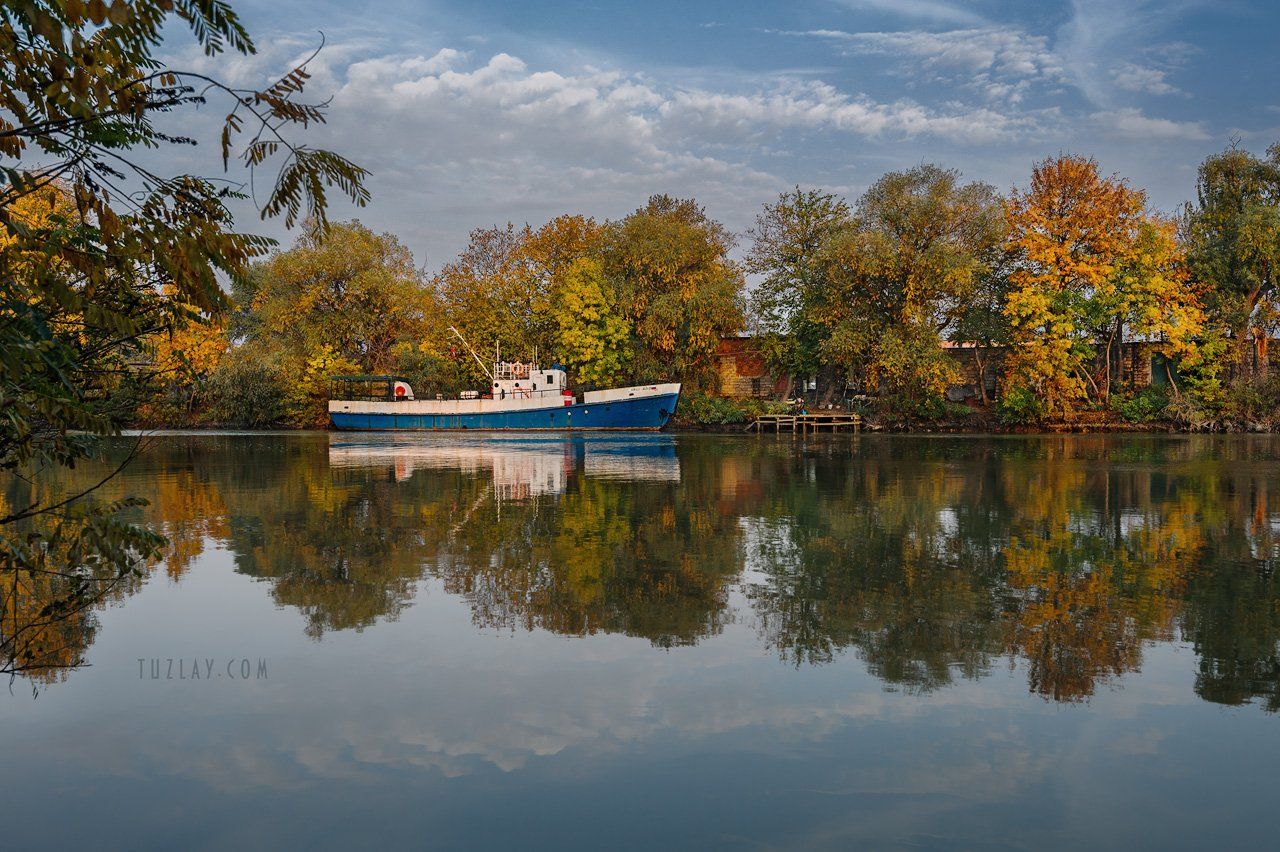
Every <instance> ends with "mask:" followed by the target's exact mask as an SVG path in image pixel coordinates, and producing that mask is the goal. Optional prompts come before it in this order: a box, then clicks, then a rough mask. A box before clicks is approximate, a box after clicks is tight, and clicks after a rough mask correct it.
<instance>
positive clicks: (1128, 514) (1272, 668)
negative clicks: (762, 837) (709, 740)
mask: <svg viewBox="0 0 1280 852" xmlns="http://www.w3.org/2000/svg"><path fill="white" fill-rule="evenodd" d="M1278 448H1280V442H1277V441H1275V440H1273V439H1270V438H1264V439H1245V438H1221V439H1220V438H1207V437H1203V438H1202V437H1187V438H1164V437H1161V438H1127V437H1116V436H1064V437H1052V438H1025V439H1024V438H1009V439H979V438H963V439H940V438H910V437H887V436H883V437H882V436H866V437H860V438H851V439H832V440H810V441H807V442H794V441H790V440H778V441H773V440H768V439H765V440H755V439H748V440H743V439H710V438H701V437H690V438H683V437H681V438H676V437H672V436H667V435H635V436H631V435H613V436H604V435H593V436H582V435H572V436H565V435H548V436H524V437H514V436H497V435H491V436H480V435H448V436H440V435H430V436H411V437H405V436H350V435H333V436H325V435H299V436H199V437H169V438H162V439H157V440H156V441H155V442H154V443H153V446H152V447H151V449H150V450H149V452H148V453H147V454H146V455H145V457H144V458H143V459H142V460H140V461H139V462H137V463H136V464H135V466H134V467H132V468H130V470H129V473H128V474H127V476H126V477H124V478H122V479H119V480H113V481H112V482H111V483H109V484H108V486H106V487H105V488H103V489H102V492H101V495H100V496H101V499H103V500H110V499H113V498H114V497H115V496H117V495H118V494H124V493H131V492H134V493H136V492H138V491H139V490H142V489H143V488H144V486H145V487H146V488H149V489H150V493H149V499H150V501H151V503H150V505H149V506H147V507H145V508H138V509H136V510H135V511H136V512H137V513H138V516H139V517H140V518H142V519H145V520H147V521H148V522H149V523H150V524H151V525H152V526H153V527H154V528H155V529H156V530H157V531H158V532H162V533H163V534H164V535H166V536H167V537H168V538H169V540H170V544H169V546H168V548H167V551H166V553H165V554H164V558H163V561H162V562H161V563H159V564H162V565H163V568H164V570H165V571H166V572H167V573H168V575H169V576H170V577H171V578H172V579H174V580H180V579H181V577H182V575H183V574H184V572H185V571H187V570H188V569H189V567H190V566H191V565H192V564H193V563H194V562H195V560H196V559H197V558H198V557H199V555H200V553H201V552H202V550H203V549H204V548H206V547H207V546H208V545H209V543H210V542H216V543H218V544H219V545H221V546H223V547H225V548H226V549H228V550H229V551H230V553H231V554H232V556H233V558H234V561H235V566H236V570H237V571H240V572H242V573H244V574H247V575H250V576H254V577H260V578H263V579H264V580H267V581H269V586H268V588H269V589H270V594H271V595H272V597H273V598H274V599H275V601H276V602H277V603H279V604H281V605H284V606H287V607H291V608H294V609H296V610H297V611H299V612H301V613H302V614H303V616H304V617H305V620H306V631H307V633H308V634H309V635H311V636H313V637H316V638H320V637H322V636H323V635H324V634H325V633H326V632H329V631H334V630H348V629H355V630H362V629H365V628H367V627H370V626H371V625H374V624H375V623H376V622H378V621H379V620H391V619H395V618H396V617H397V616H398V614H399V613H400V611H401V610H402V609H403V608H404V607H405V606H407V605H409V603H410V602H411V601H412V599H413V596H414V594H415V592H416V589H417V586H418V583H419V582H420V581H421V580H424V579H428V580H435V581H438V582H440V583H441V585H442V586H443V588H444V589H445V590H446V591H447V592H448V593H450V594H452V595H456V596H458V597H459V598H461V599H462V600H465V601H466V603H467V604H468V606H469V607H470V610H471V613H472V618H473V620H474V622H475V624H476V625H477V626H479V627H483V628H494V629H503V630H535V629H537V630H548V631H553V632H556V633H560V634H565V635H572V636H585V635H590V634H596V633H619V634H624V635H627V636H635V637H641V638H644V639H646V640H648V641H649V642H651V643H653V644H654V645H655V646H658V647H673V646H679V645H690V644H694V643H697V642H699V641H702V640H704V639H706V638H707V637H710V636H713V635H715V634H717V633H719V632H720V631H722V630H723V629H724V627H725V626H726V625H727V624H728V623H730V622H732V621H735V620H742V621H749V622H751V623H752V624H754V625H755V628H756V631H757V633H758V635H759V637H760V640H761V641H762V642H763V643H764V644H765V645H766V646H767V647H769V648H771V649H773V650H774V651H775V652H776V653H777V654H778V655H779V656H780V657H782V658H783V659H784V660H786V661H789V662H790V663H792V664H794V665H797V666H803V665H818V664H825V663H830V662H832V661H834V660H835V659H836V658H837V657H838V656H840V655H841V654H843V653H845V652H852V653H853V654H855V655H856V656H858V657H859V658H860V659H861V660H863V661H864V663H865V665H866V666H867V668H868V669H869V670H870V671H871V672H872V673H873V674H875V675H876V676H877V677H879V678H882V679H883V680H884V681H886V682H888V683H891V684H894V685H898V686H900V687H902V688H904V689H908V690H915V691H927V690H933V689H937V688H940V687H943V686H945V685H947V684H948V683H951V682H952V681H953V680H954V679H955V678H980V677H982V676H983V675H984V674H986V673H987V672H989V671H991V670H992V668H993V667H995V666H997V665H1001V664H1006V663H1008V662H1013V663H1015V664H1019V665H1021V666H1022V667H1023V668H1024V669H1025V672H1026V676H1027V678H1028V684H1029V687H1030V689H1031V690H1032V691H1033V692H1034V693H1037V694H1040V695H1043V696H1044V697H1045V698H1046V699H1052V700H1058V701H1079V700H1083V699H1087V698H1088V697H1089V696H1090V695H1092V694H1093V693H1094V691H1095V690H1096V689H1097V688H1098V686H1099V685H1100V684H1102V683H1105V682H1107V681H1109V680H1114V679H1117V678H1120V677H1122V676H1123V675H1125V674H1126V673H1128V672H1133V671H1137V670H1139V669H1140V667H1141V665H1142V657H1143V651H1144V649H1145V648H1147V647H1149V646H1150V645H1151V644H1152V643H1157V642H1169V641H1185V642H1186V643H1188V644H1190V645H1191V646H1192V647H1193V648H1194V650H1195V652H1196V654H1197V659H1198V673H1197V678H1196V687H1195V688H1196V692H1197V694H1199V695H1200V696H1202V697H1203V698H1205V699H1207V700H1210V701H1215V702H1221V703H1227V704H1239V703H1243V702H1248V701H1254V700H1257V701H1258V702H1259V703H1261V704H1262V705H1263V706H1264V707H1266V708H1267V709H1268V710H1270V711H1273V712H1274V711H1276V710H1280V691H1278V690H1277V684H1278V682H1280V652H1278V649H1280V581H1278V580H1277V579H1276V571H1275V567H1276V560H1277V558H1278V551H1277V548H1278V546H1280V537H1278V535H1277V531H1278V530H1280V507H1278V506H1274V505H1272V504H1271V503H1270V494H1271V492H1272V490H1273V489H1272V486H1273V485H1277V479H1278V478H1280V463H1278V462H1277V458H1276V451H1277V449H1278ZM107 463H109V460H104V462H103V464H104V465H105V464H107ZM98 475H100V471H97V470H93V469H92V466H88V467H86V468H84V469H81V470H77V471H71V472H62V471H56V472H51V473H45V474H42V477H37V478H36V480H35V481H36V483H38V485H33V484H30V483H27V482H25V481H23V480H20V479H12V480H10V481H9V482H8V483H7V486H6V491H5V494H4V496H5V499H7V500H8V501H9V503H10V505H14V504H15V503H16V502H17V501H21V500H22V499H24V498H25V497H28V496H30V495H29V494H26V493H24V489H31V488H35V487H42V488H53V489H70V488H74V487H77V485H81V484H82V483H83V482H87V481H91V480H92V478H93V477H95V476H98ZM50 476H54V477H57V480H56V481H47V479H48V477H50ZM155 570H158V568H157V566H156V565H152V566H151V567H150V568H149V569H147V571H144V572H143V576H142V577H141V578H135V579H133V580H131V581H130V582H127V583H123V584H120V585H119V586H118V587H117V588H114V589H112V591H111V594H112V595H114V596H115V597H127V596H128V595H130V594H132V593H134V592H136V591H138V589H140V588H141V587H142V586H143V585H144V583H145V581H146V576H147V574H148V573H149V572H154V571H155ZM6 583H7V585H6V587H5V599H4V609H3V616H4V627H3V631H4V632H3V636H4V637H5V642H6V645H5V648H6V653H8V654H9V661H10V667H11V668H13V667H14V664H15V662H17V663H20V665H18V666H17V667H18V668H24V669H25V670H26V675H27V676H29V677H32V678H34V679H40V678H44V679H45V680H56V679H57V677H58V676H59V674H58V673H61V672H65V671H66V670H67V667H74V666H75V665H76V664H78V663H79V662H80V661H81V660H82V658H83V654H84V651H85V649H86V648H87V647H88V646H89V644H90V643H91V642H92V641H93V637H94V633H95V631H96V630H97V629H98V628H97V618H96V615H95V614H94V613H93V612H92V611H89V610H85V611H79V612H76V613H71V614H68V616H67V617H66V618H64V619H56V618H55V619H52V620H51V619H50V618H49V615H50V613H51V612H56V609H57V608H56V606H53V607H52V608H51V607H50V605H51V603H53V602H54V601H56V600H57V599H58V597H59V594H60V592H59V590H58V589H56V588H52V585H53V584H51V583H48V582H45V583H44V584H43V585H42V583H41V582H38V581H34V580H32V578H26V580H25V581H24V582H18V581H16V580H15V578H12V577H11V576H10V577H6ZM738 591H740V592H741V595H740V597H738V598H735V597H734V594H735V593H737V592H738ZM735 600H738V601H741V603H734V601H735ZM37 623H38V624H39V625H40V626H39V629H31V628H29V629H27V630H25V631H24V630H23V625H32V624H37ZM15 625H16V627H15ZM19 635H25V636H26V637H28V638H30V637H32V636H34V637H36V638H38V642H37V643H36V644H35V645H31V643H27V644H28V646H29V647H28V650H27V651H25V652H23V651H21V650H20V649H19V648H18V645H20V644H22V643H21V642H17V641H16V640H15V639H14V637H15V636H19ZM37 646H38V649H39V653H38V654H35V653H34V652H33V651H32V650H31V648H34V647H37ZM24 653H25V656H23V654H24ZM40 660H45V661H47V662H48V665H47V666H46V667H45V668H44V669H41V666H40Z"/></svg>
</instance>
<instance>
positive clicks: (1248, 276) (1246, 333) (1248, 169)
mask: <svg viewBox="0 0 1280 852" xmlns="http://www.w3.org/2000/svg"><path fill="white" fill-rule="evenodd" d="M1186 231H1187V241H1188V244H1189V259H1190V263H1191V268H1192V273H1193V275H1194V276H1195V278H1196V280H1198V281H1199V282H1201V283H1203V284H1204V285H1205V286H1206V293H1205V297H1206V302H1207V307H1208V308H1209V310H1210V311H1211V312H1212V314H1213V315H1214V316H1215V317H1216V318H1217V319H1218V320H1219V321H1220V322H1221V323H1222V324H1223V325H1224V326H1225V329H1226V331H1227V333H1229V334H1230V336H1231V338H1232V339H1233V340H1234V343H1235V346H1234V350H1235V351H1234V358H1233V361H1234V366H1235V372H1236V375H1237V376H1239V377H1241V378H1244V379H1247V378H1248V377H1250V376H1251V375H1252V374H1253V372H1254V369H1255V366H1264V365H1265V363H1266V360H1267V359H1266V356H1267V352H1266V348H1265V341H1266V338H1267V336H1268V327H1269V326H1271V325H1272V324H1271V323H1269V322H1268V319H1269V317H1271V316H1272V315H1273V314H1274V313H1275V304H1276V298H1277V292H1276V290H1277V284H1280V144H1276V145H1273V146H1271V148H1270V149H1269V150H1268V151H1267V156H1266V157H1257V156H1254V155H1253V154H1251V153H1249V152H1248V151H1245V150H1243V149H1242V148H1239V147H1236V146H1232V147H1230V148H1228V149H1227V150H1226V151H1223V152H1222V153H1221V154H1215V155H1213V156H1212V157H1209V158H1208V159H1206V160H1205V161H1204V162H1203V163H1201V164H1200V171H1199V178H1198V180H1197V183H1196V202H1195V204H1192V205H1188V207H1187V210H1186ZM1250 337H1253V338H1255V339H1256V340H1257V346H1258V351H1257V352H1256V355H1255V353H1254V352H1251V351H1250V349H1249V339H1250ZM1255 361H1256V362H1257V364H1256V365H1255Z"/></svg>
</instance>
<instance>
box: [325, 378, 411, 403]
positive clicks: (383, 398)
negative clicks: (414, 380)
mask: <svg viewBox="0 0 1280 852" xmlns="http://www.w3.org/2000/svg"><path fill="white" fill-rule="evenodd" d="M397 383H399V384H400V386H401V387H402V388H406V389H407V387H408V380H406V379H404V378H402V377H400V376H330V377H329V399H340V400H350V401H358V402H395V401H396V400H397V399H405V398H406V396H405V395H404V394H402V395H400V396H398V397H397V396H396V384H397Z"/></svg>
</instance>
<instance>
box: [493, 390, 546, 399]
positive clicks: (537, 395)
mask: <svg viewBox="0 0 1280 852" xmlns="http://www.w3.org/2000/svg"><path fill="white" fill-rule="evenodd" d="M563 394H564V391H563V390H562V389H560V388H539V389H537V390H534V389H533V388H511V389H510V390H503V389H499V390H498V391H497V392H496V393H492V394H489V397H490V398H491V399H543V398H545V397H559V396H562V395H563Z"/></svg>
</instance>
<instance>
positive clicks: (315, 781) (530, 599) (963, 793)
mask: <svg viewBox="0 0 1280 852" xmlns="http://www.w3.org/2000/svg"><path fill="white" fill-rule="evenodd" d="M129 445H130V442H129V441H127V440H121V441H118V442H116V443H114V444H113V445H111V446H110V447H109V448H108V452H107V453H106V458H104V459H103V460H102V462H101V464H100V465H98V466H97V467H95V466H93V465H90V466H87V467H83V468H81V469H78V470H76V471H74V472H72V473H56V474H46V475H45V476H44V477H43V478H41V479H39V480H37V481H36V482H35V483H34V484H33V485H28V484H25V483H23V482H21V481H16V480H15V481H10V482H8V483H7V484H6V486H5V487H6V489H7V492H6V494H5V497H6V499H7V500H8V501H9V503H10V504H11V505H12V504H17V503H18V502H19V501H21V500H22V499H25V498H26V497H27V496H29V492H30V491H31V490H32V489H35V490H38V491H40V492H41V493H42V494H46V495H47V494H51V493H55V492H58V491H65V490H67V489H70V488H74V487H76V486H77V485H78V484H81V483H84V482H89V481H92V480H93V478H94V477H96V476H97V475H99V474H100V472H101V470H103V469H106V466H107V465H110V464H111V463H112V460H113V459H118V458H119V457H120V456H121V455H122V454H123V453H125V452H126V451H127V449H128V446H129ZM125 494H136V495H139V496H142V497H145V498H147V499H148V500H149V501H150V505H149V506H148V507H146V508H145V509H138V510H134V511H135V512H136V518H137V519H138V520H141V521H145V522H146V523H148V524H151V525H153V526H154V527H155V528H156V529H158V530H160V531H162V532H163V533H164V534H165V535H167V536H168V537H169V538H170V539H171V546H170V548H169V551H168V556H167V558H166V560H165V561H164V562H162V563H160V564H158V565H156V566H154V567H153V568H152V569H150V571H149V572H148V573H147V575H146V576H145V577H144V578H143V579H141V580H140V581H138V582H136V583H133V584H131V585H130V586H129V587H128V588H125V589H121V590H120V592H119V593H118V594H116V595H115V596H114V598H113V599H112V601H111V602H110V603H109V604H108V605H107V606H105V607H103V608H101V609H100V610H98V611H96V612H94V613H92V614H90V615H88V616H85V617H79V618H75V619H72V620H70V621H69V622H68V623H67V624H65V625H62V626H61V627H60V628H59V631H60V632H59V637H60V640H61V641H63V642H64V643H65V646H66V647H65V649H64V656H65V660H66V661H67V662H68V663H73V662H75V661H76V660H77V659H80V658H82V659H83V661H84V662H85V663H86V664H87V665H84V666H81V667H78V668H70V669H48V670H41V669H36V670H33V671H29V672H27V673H26V674H24V675H21V676H19V677H18V678H16V679H15V680H14V681H13V683H12V684H11V686H10V688H9V689H8V690H6V691H3V692H0V718H3V726H2V727H0V755H2V757H0V761H2V763H0V766H2V767H3V772H0V796H2V797H3V799H4V801H5V802H6V803H7V804H8V806H9V807H8V808H7V811H8V813H9V815H10V818H9V820H8V821H7V825H6V828H5V830H4V834H5V836H6V839H5V841H4V846H5V847H6V848H12V849H17V848H31V847H37V846H62V847H77V846H79V847H92V848H129V849H136V848H157V849H174V848H204V847H219V848H226V847H234V848H282V847H286V846H287V847H295V846H296V847H303V848H326V849H327V848H335V849H341V848H353V847H354V848H370V847H376V846H377V845H379V844H387V843H392V844H399V845H413V846H415V847H425V848H441V849H452V848H506V849H510V848H547V849H569V848H584V849H601V848H609V849H624V848H663V849H669V848H697V849H706V848H720V847H728V848H742V847H746V848H817V849H837V848H848V847H850V846H855V845H861V846H866V847H872V848H902V847H907V848H913V849H915V848H996V849H1004V848H1034V849H1044V848H1080V847H1086V846H1088V847H1094V848H1135V847H1137V848H1166V849H1167V848H1206V847H1213V848H1228V847H1235V848H1241V847H1270V846H1271V845H1272V844H1274V843H1275V838H1276V831H1275V829H1276V820H1277V812H1278V810H1280V792H1277V786H1276V767H1277V765H1280V764H1278V762H1277V761H1278V758H1280V718H1278V713H1277V711H1280V688H1278V684H1280V572H1277V565H1278V563H1280V441H1277V440H1276V439H1273V438H1210V437H1141V438H1127V437H1115V436H1071V437H1044V438H1040V437H1034V438H972V437H965V438H954V439H953V438H914V437H893V436H875V437H872V436H865V437H861V438H844V439H839V438H836V439H830V440H812V439H811V440H809V441H807V442H806V441H800V440H792V439H782V440H777V439H774V438H772V437H766V438H763V439H755V438H746V439H744V438H713V437H703V436H689V437H685V436H668V435H644V436H624V435H613V436H607V435H594V436H585V437H584V436H576V435H575V436H571V437H566V436H546V437H500V436H478V435H472V436H465V435H459V436H453V435H450V436H415V437H403V436H351V435H325V434H291V435H200V436H184V435H167V436H158V437H155V438H153V439H151V440H150V441H149V446H148V448H147V449H146V451H145V452H144V454H143V455H142V456H141V458H140V459H138V460H137V461H136V462H135V463H134V464H133V465H132V466H131V467H129V468H128V469H127V472H126V473H125V474H124V475H123V476H121V477H119V478H117V479H115V480H113V481H112V482H111V483H110V484H109V485H108V486H107V487H106V489H104V496H105V497H116V496H123V495H125ZM1272 494H1275V495H1276V500H1274V501H1273V500H1272V499H1271V495H1272ZM28 608H29V607H28ZM9 616H10V617H12V613H10V614H9ZM0 629H2V628H0ZM171 660H172V663H170V661H171ZM193 667H194V668H195V670H196V673H198V675H199V677H198V678H197V677H196V676H195V675H193V672H192V669H193Z"/></svg>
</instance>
